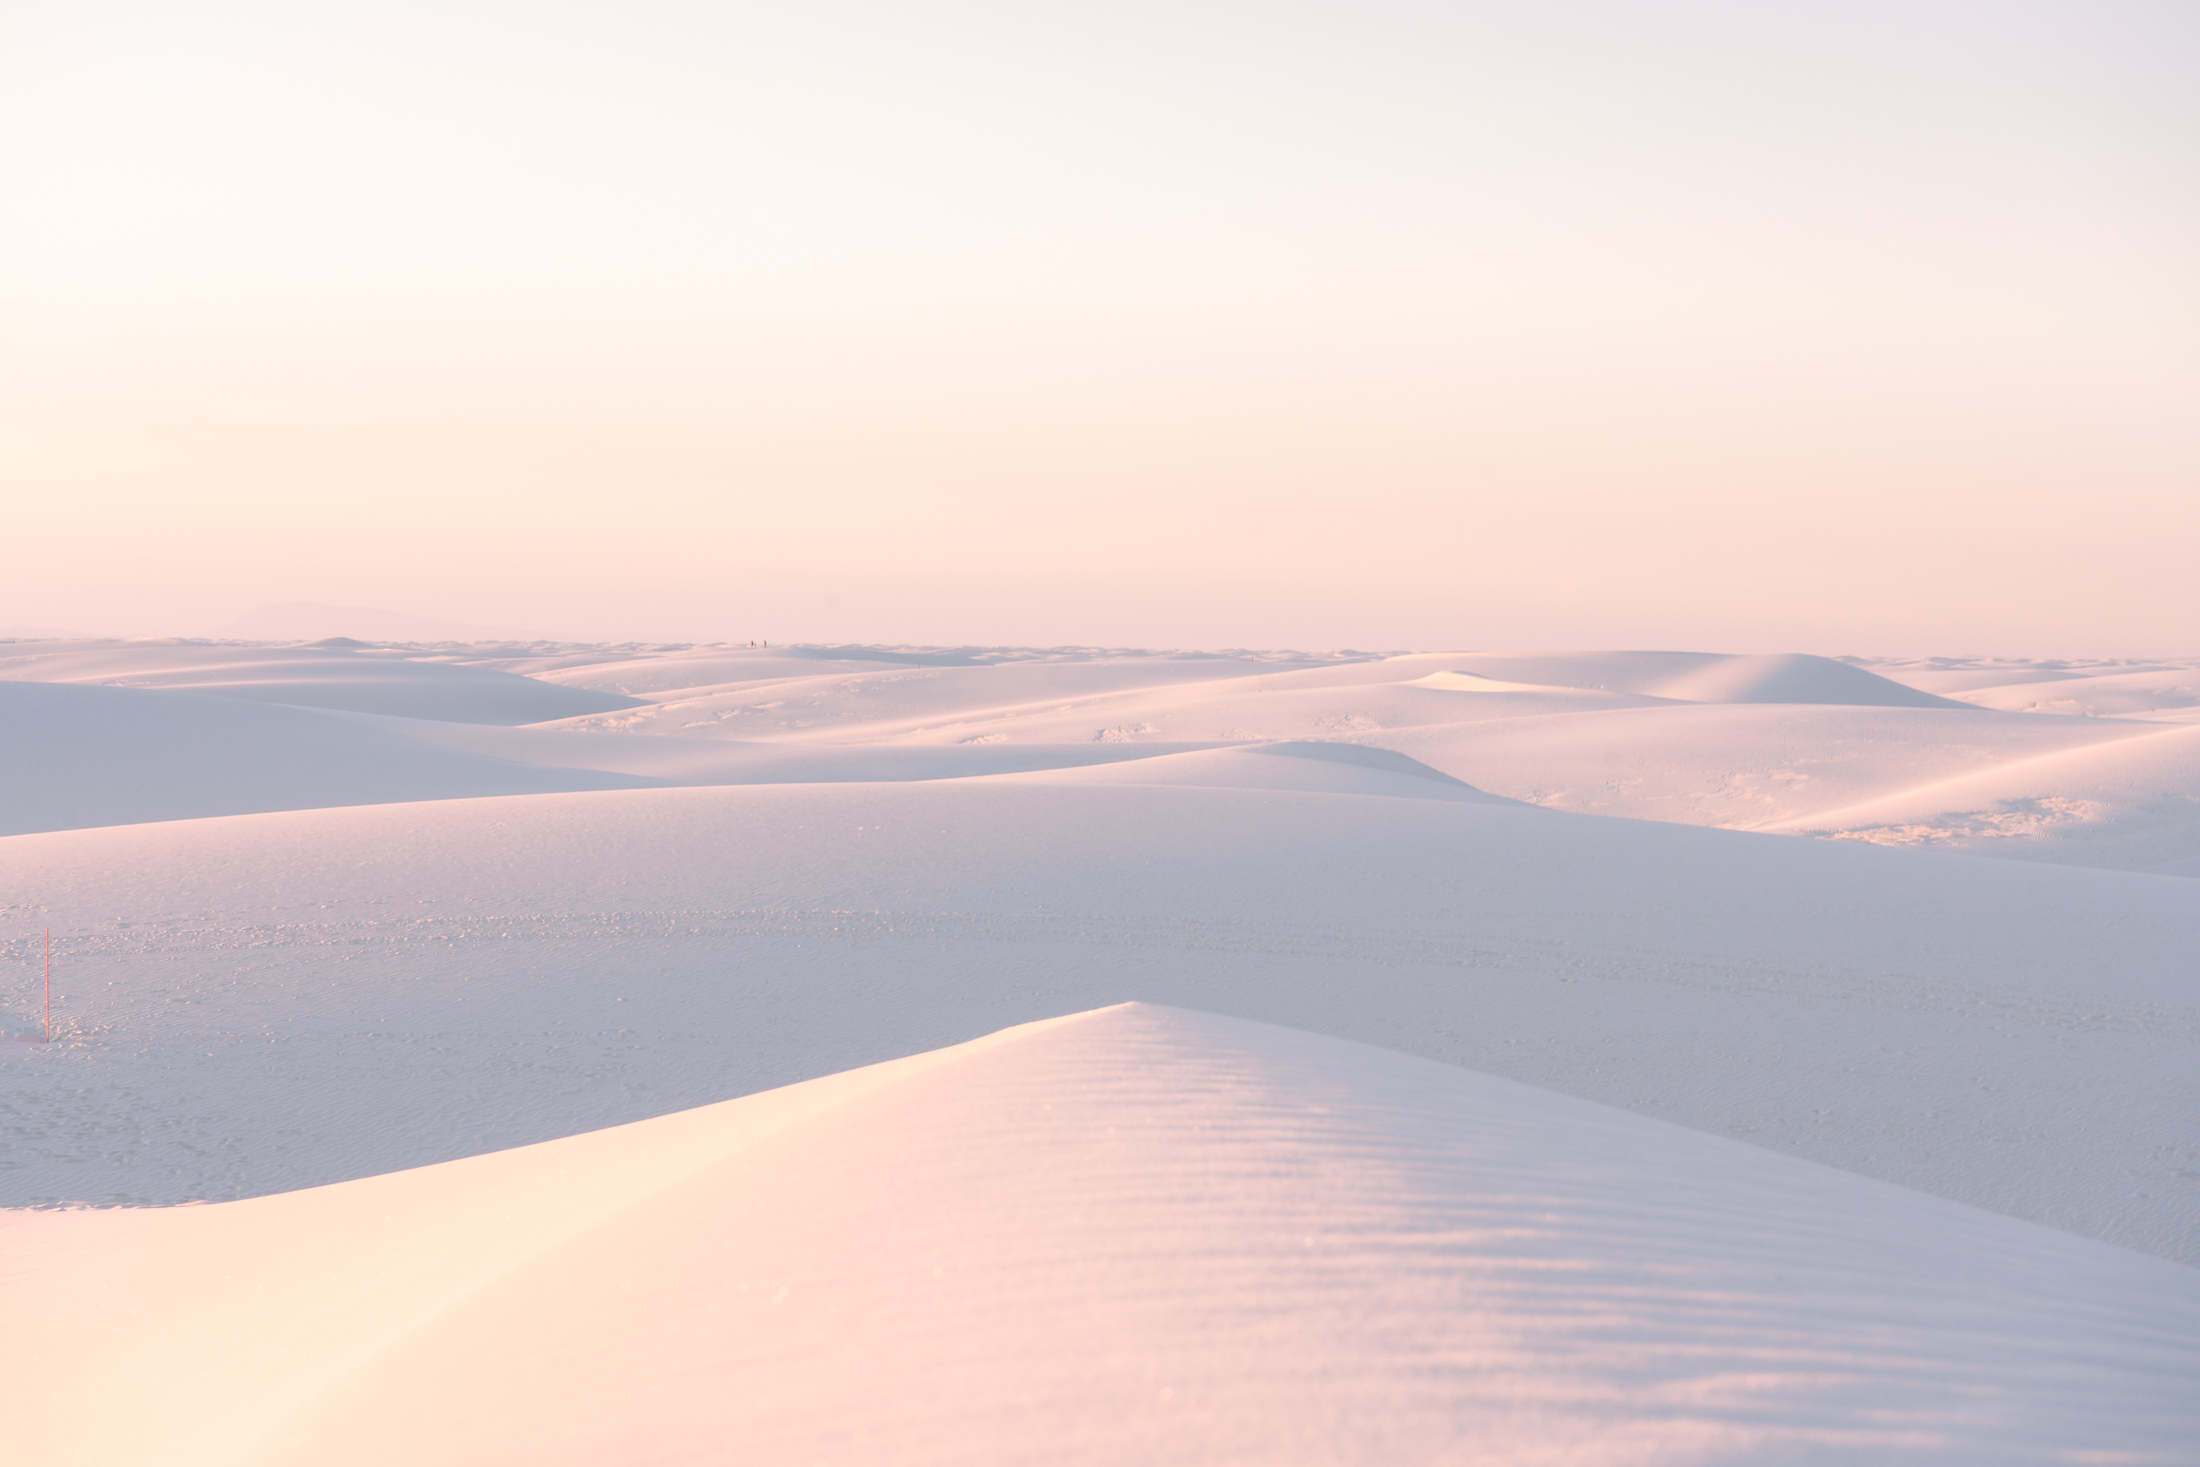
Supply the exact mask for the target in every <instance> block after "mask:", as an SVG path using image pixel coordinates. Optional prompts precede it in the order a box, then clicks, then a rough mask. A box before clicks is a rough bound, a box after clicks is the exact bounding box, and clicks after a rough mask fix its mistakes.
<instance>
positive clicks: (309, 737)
mask: <svg viewBox="0 0 2200 1467" xmlns="http://www.w3.org/2000/svg"><path fill="white" fill-rule="evenodd" d="M0 726H5V727H6V728H7V730H8V734H7V740H6V749H7V773H8V777H7V779H6V780H5V781H0V835H20V834H24V833H26V832H31V831H42V830H75V829H81V828H83V827H86V826H95V825H134V824H141V823H144V822H149V821H163V820H195V819H202V818H205V817H208V816H215V815H243V814H254V813H258V812H261V811H268V810H310V809H320V808H323V807H327V806H335V805H371V804H381V803H386V802H390V801H401V800H448V799H459V798H465V797H472V796H481V795H521V794H537V793H543V792H549V791H570V790H600V789H632V788H636V787H639V786H642V785H645V784H649V783H654V782H655V781H651V780H645V779H638V778H634V777H631V776H628V775H623V774H616V773H602V772H598V771H595V770H586V769H552V768H544V767H542V766H539V765H535V764H526V763H516V762H513V761H511V760H508V759H499V758H494V757H490V756H487V755H484V754H476V753H466V752H461V751H457V750H451V749H445V748H438V747H436V746H435V745H434V744H431V743H426V742H423V741H421V740H419V739H413V738H405V737H402V736H400V735H397V734H393V733H389V732H385V731H384V730H382V729H378V728H373V727H368V726H365V725H362V724H359V723H356V722H352V721H348V720H345V719H340V718H331V717H328V716H326V715H324V714H321V713H317V712H314V711H311V710H308V709H303V708H290V707H283V706H281V705H278V704H270V703H260V702H250V701H246V700H243V699H236V698H218V697H210V696H206V695H203V694H198V693H183V692H175V691H150V690H146V689H140V688H116V687H88V686H78V685H73V684H68V683H32V682H7V681H0Z"/></svg>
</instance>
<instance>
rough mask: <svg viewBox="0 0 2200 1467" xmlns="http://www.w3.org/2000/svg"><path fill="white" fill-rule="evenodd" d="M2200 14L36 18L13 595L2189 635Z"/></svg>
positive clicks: (585, 609)
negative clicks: (2195, 83) (2195, 84)
mask: <svg viewBox="0 0 2200 1467" xmlns="http://www.w3.org/2000/svg"><path fill="white" fill-rule="evenodd" d="M2196 37H2200V14H2196V13H2195V12H2194V11H2192V10H2191V9H2190V8H2189V7H2181V6H2177V5H2172V4H2166V3H2156V4H2148V3H2116V4H2093V5H2086V6H2078V5H2075V4H2023V5H1986V4H1983V3H1949V4H1938V5H1931V6H1925V7H1917V6H1898V5H1893V4H1864V5H1848V6H1840V7H1834V6H1830V5H1809V6H1787V7H1779V8H1777V9H1776V10H1769V11H1768V10H1765V9H1763V8H1762V7H1749V6H1742V5H1735V4H1717V3H1701V4H1676V5H1668V6H1660V7H1654V8H1644V7H1637V6H1629V5H1624V4H1618V3H1610V0H1600V3H1578V0H1577V3H1571V4H1562V5H1557V6H1550V7H1540V8H1538V9H1536V10H1535V11H1534V12H1533V13H1521V12H1519V11H1518V10H1517V8H1515V7H1507V6H1496V5H1452V6H1434V5H1427V4H1414V3H1404V0H1387V3H1376V4H1361V5H1354V6H1350V7H1346V6H1342V5H1335V4H1320V3H1306V4H1296V5H1290V6H1284V7H1259V8H1255V7H1250V6H1244V5H1238V4H1224V3H1205V4H1191V5H1172V6H1161V5H1154V4H1140V3H1134V4H1129V5H1122V6H1114V7H1108V8H1107V9H1106V10H1105V11H1098V10H1086V9H1081V8H1076V7H1066V6H1045V7H1003V6H995V5H990V4H984V3H975V0H964V3H928V4H900V5H896V4H862V3H840V4H826V5H821V6H815V7H808V8H805V9H803V10H802V11H800V12H799V13H789V12H785V11H782V10H777V9H773V8H767V7H745V6H708V7H706V6H699V5H690V4H677V3H663V0H660V3H642V4H638V5H633V6H625V7H620V8H619V9H618V10H616V11H613V10H610V9H592V8H589V7H582V6H562V7H526V8H521V7H517V6H512V5H508V4H482V5H474V6H468V7H457V8H453V7H428V6H425V5H418V4H386V5H378V6H374V7H365V6H343V5H337V6H321V7H313V8H311V9H310V10H307V11H298V10H296V9H294V8H290V7H283V6H276V5H271V4H265V3H232V4H203V3H191V4H184V5H172V6H158V7H156V6H150V5H132V4H100V3H92V4H72V5H67V6H63V5H58V4H51V3H34V4H30V5H23V6H16V7H12V8H11V9H10V11H9V12H8V15H7V17H6V18H5V19H4V20H0V159H4V160H5V163H6V166H7V168H8V170H9V173H10V176H11V178H12V179H13V180H14V183H15V186H14V187H13V188H11V189H10V190H8V191H7V193H6V194H5V196H4V197H0V221H4V223H5V229H4V230H0V313H4V318H5V319H6V320H7V321H8V322H9V328H8V331H7V333H6V342H5V344H4V345H0V384H4V385H5V395H4V398H0V401H4V403H5V406H4V407H0V474H4V477H5V482H6V485H7V488H8V500H9V503H10V511H11V513H10V529H11V532H12V533H11V548H12V550H13V554H12V555H11V557H10V566H9V575H8V577H7V579H6V582H5V590H4V591H0V628H46V627H51V628H55V629H60V630H69V631H78V632H84V633H87V634H93V635H116V634H120V635H182V636H206V635H212V634H215V632H216V630H217V629H218V628H221V627H223V626H226V625H229V624H230V623H232V622H234V621H235V620H236V619H237V618H239V617H241V616H243V615H245V614H246V613H248V612H250V611H251V610H252V609H253V608H255V607H259V606H263V605H268V604H283V603H295V602H316V603H326V604H334V605H340V606H357V607H373V608H387V609H389V610H391V611H394V612H397V613H400V614H402V615H405V616H412V617H421V618H428V619H432V620H438V621H445V622H452V623H460V624H469V625H480V626H488V627H497V628H518V629H528V630H532V631H535V632H538V633H540V634H541V635H544V636H549V637H555V638H563V639H571V640H591V641H615V640H628V639H649V640H704V641H711V640H736V641H738V640H743V639H746V638H749V637H769V638H771V639H772V640H773V641H774V642H836V643H837V642H885V643H894V642H907V643H936V644H986V645H1057V644H1080V645H1120V646H1183V647H1226V646H1254V647H1278V646H1299V647H1340V646H1355V647H1370V648H1408V647H1410V648H1429V649H1440V648H1448V647H1459V646H1477V647H1531V646H1532V647H1689V648H1710V649H1718V650H1731V651H1744V652H1755V651H1765V652H1770V651H1788V650H1799V651H1815V652H1824V653H1833V654H1839V653H1858V654H1871V655H1916V654H1927V653H1943V654H1949V655H1959V654H1978V655H2007V656H2031V657H2062V656H2101V657H2119V656H2143V657H2153V656H2168V655H2179V654H2182V653H2185V652H2189V651H2190V650H2191V649H2190V647H2189V646H2187V645H2184V643H2185V641H2187V640H2189V633H2188V632H2187V631H2186V629H2187V628H2190V627H2193V626H2196V625H2200V578H2195V577H2194V576H2192V574H2191V572H2190V563H2191V558H2192V547H2193V545H2194V544H2195V543H2200V494H2196V493H2195V492H2194V490H2195V483H2196V479H2200V474H2196V471H2200V433H2196V430H2195V415H2194V414H2193V412H2192V402H2193V401H2194V397H2195V395H2194V387H2195V385H2196V377H2200V373H2196V372H2195V366H2196V365H2200V347H2196V345H2195V344H2196V343H2200V330H2196V329H2195V328H2196V327H2200V310H2196V305H2200V291H2196V290H2195V288H2194V287H2195V283H2196V272H2195V270H2194V268H2193V263H2192V262H2193V261H2194V260H2200V228H2196V225H2200V207H2196V198H2195V191H2194V188H2193V179H2194V177H2195V174H2194V170H2193V167H2192V164H2193V162H2194V159H2195V151H2196V150H2195V146H2194V144H2195V141H2196V138H2200V128H2196V126H2195V120H2196V113H2200V98H2196V95H2195V93H2194V92H2193V89H2192V88H2191V86H2190V85H2189V78H2190V76H2191V75H2192V73H2193V67H2194V63H2195V61H2200V41H2196ZM0 634H4V633H0ZM18 634H19V633H18Z"/></svg>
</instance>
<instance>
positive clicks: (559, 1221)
mask: <svg viewBox="0 0 2200 1467" xmlns="http://www.w3.org/2000/svg"><path fill="white" fill-rule="evenodd" d="M2195 672H2196V670H2195V668H2193V667H2190V666H2186V665H2183V664H2166V663H2165V664H2143V665H2141V664H2130V663H2116V664H2105V663H2104V664H2085V665H2077V664H2058V665H2054V666H2048V665H2044V664H2016V663H1987V662H1984V661H1981V660H1975V659H1974V660H1965V659H1933V660H1930V661H1927V662H1919V663H1902V664H1895V663H1885V664H1869V665H1866V664H1860V663H1857V662H1856V661H1854V660H1853V659H1852V660H1839V661H1837V660H1832V659H1825V658H1815V657H1800V656H1796V657H1729V656H1723V655H1717V654H1703V653H1640V652H1619V653H1571V654H1537V655H1533V656H1518V657H1514V656H1496V655H1490V654H1482V653H1434V654H1411V655H1397V656H1381V655H1374V654H1365V653H1325V654H1295V653H1294V654H1273V653H1268V654H1262V653H1230V654H1227V655H1213V656H1210V655H1195V654H1177V653H1141V652H1135V651H1125V650H1121V649H1115V650H1106V649H1075V648H1055V649H1044V650H1031V649H998V648H992V649H989V648H949V649H913V648H846V647H836V648H806V649H787V648H771V649H765V648H760V647H759V648H747V647H744V648H728V647H642V646H631V645H630V646H621V647H581V646H553V645H549V644H537V645H532V646H527V647H511V646H482V647H472V648H466V647H443V648H437V649H433V650H429V649H423V648H417V647H413V648H407V647H388V646H375V647H369V646H360V645H356V644H345V643H336V644H331V645H326V646H320V647H308V648H296V647H293V648H268V647H237V646H217V645H212V644H206V643H182V642H138V643H116V642H101V643H77V644H52V643H49V644H43V645H30V646H25V645H23V644H15V645H12V646H8V647H5V648H0V674H4V676H0V740H4V741H5V748H6V752H7V755H8V765H9V769H10V772H11V774H12V775H13V776H14V779H13V781H12V783H11V784H10V785H9V786H8V788H7V790H6V791H5V792H0V832H4V831H7V830H13V831H16V832H23V833H15V834H4V833H0V893H4V896H0V1206H6V1207H8V1208H10V1209H12V1210H8V1211H0V1268H4V1269H5V1270H6V1271H7V1284H8V1289H9V1301H10V1308H9V1310H8V1311H7V1312H6V1313H5V1315H0V1352H4V1353H5V1354H6V1356H7V1358H8V1359H9V1360H10V1361H11V1362H14V1363H13V1364H12V1365H11V1367H10V1368H11V1371H13V1376H12V1377H11V1379H12V1381H13V1383H14V1386H15V1388H16V1394H15V1395H14V1396H12V1397H11V1400H14V1401H17V1402H28V1403H29V1404H28V1406H23V1405H20V1404H19V1405H18V1409H17V1411H16V1412H15V1415H14V1419H13V1421H12V1422H11V1427H10V1430H11V1433H12V1434H11V1436H10V1438H9V1440H10V1444H11V1445H12V1446H14V1447H15V1448H16V1450H17V1451H18V1453H28V1454H29V1456H30V1457H31V1458H35V1459H36V1460H38V1461H40V1462H58V1463H67V1462H83V1463H99V1464H106V1463H110V1462H125V1461H126V1462H139V1461H145V1462H168V1463H176V1464H187V1463H206V1464H208V1467H212V1464H217V1463H219V1464H223V1467H227V1464H229V1463H235V1462H270V1463H272V1462H278V1461H280V1462H293V1461H311V1462H315V1463H321V1462H334V1463H341V1462H347V1461H358V1462H368V1461H372V1462H378V1463H379V1462H382V1461H387V1460H390V1459H392V1458H403V1459H405V1460H414V1459H419V1460H425V1461H428V1462H431V1463H432V1462H445V1461H447V1462H453V1463H457V1462H480V1461H528V1462H536V1461H542V1462H561V1461H570V1462H576V1463H577V1462H589V1463H594V1462H600V1461H620V1460H635V1461H659V1462H683V1461H694V1462H704V1461H718V1460H724V1459H725V1458H726V1457H727V1455H728V1454H729V1453H731V1454H733V1455H737V1456H739V1457H741V1458H742V1459H743V1460H748V1459H752V1458H753V1459H755V1460H760V1461H848V1462H882V1463H895V1464H903V1463H918V1462H964V1461H977V1462H987V1461H999V1462H1010V1461H1017V1462H1035V1461H1047V1462H1053V1461H1060V1460H1068V1461H1106V1462H1118V1461H1140V1462H1143V1461H1149V1460H1150V1461H1162V1462H1166V1461H1187V1462H1194V1461H1196V1462H1210V1461H1218V1460H1254V1461H1270V1460H1325V1461H1326V1460H1354V1461H1384V1462H1388V1461H1442V1460H1473V1461H1478V1462H1479V1461H1498V1462H1503V1461H1519V1462H1523V1463H1526V1462H1549V1461H1568V1462H1587V1463H1599V1462H1610V1463H1615V1464H1617V1463H1628V1464H1632V1463H1635V1462H1640V1461H1690V1462H1718V1461H1733V1462H1750V1463H1755V1462H1760V1461H1821V1460H1822V1461H1829V1462H1833V1461H1841V1462H1846V1461H1857V1460H1875V1461H1876V1460H1885V1459H1895V1460H1905V1461H1910V1460H1915V1461H1948V1462H1995V1463H2000V1462H2008V1461H2017V1462H2021V1461H2041V1462H2072V1461H2096V1462H2109V1461H2129V1462H2143V1461H2161V1462H2168V1461H2175V1460H2179V1455H2178V1454H2179V1453H2180V1452H2181V1451H2183V1450H2184V1448H2185V1445H2186V1444H2187V1443H2189V1442H2190V1441H2191V1440H2193V1439H2194V1435H2195V1428H2196V1425H2200V1421H2196V1418H2195V1414H2194V1410H2193V1407H2192V1404H2191V1392H2190V1390H2189V1383H2190V1380H2191V1379H2192V1377H2193V1375H2194V1373H2195V1368H2196V1366H2200V1331H2196V1330H2195V1328H2194V1326H2193V1320H2194V1319H2195V1318H2200V1310H2196V1309H2195V1308H2194V1306H2195V1304H2196V1303H2200V1285H2196V1283H2195V1281H2196V1280H2200V1274H2196V1273H2194V1272H2193V1270H2192V1268H2190V1267H2189V1266H2187V1265H2190V1264H2192V1263H2196V1262H2200V1193H2196V1192H2195V1190H2194V1189H2193V1187H2192V1186H2191V1184H2190V1183H2191V1177H2192V1175H2193V1174H2194V1173H2195V1169H2196V1165H2200V1163H2196V1160H2195V1157H2194V1154H2193V1146H2192V1137H2193V1136H2194V1135H2195V1134H2196V1133H2200V1091H2195V1089H2194V1087H2193V1086H2192V1085H2191V1083H2190V1080H2189V1076H2190V1075H2191V1074H2193V1073H2195V1072H2196V1071H2200V1011H2196V1010H2195V1007H2194V1003H2193V993H2192V972H2191V954H2192V953H2193V952H2194V951H2200V883H2196V882H2195V881H2194V880H2193V879H2192V877H2193V876H2196V875H2200V821H2196V820H2195V819H2194V816H2193V812H2194V811H2195V810H2200V744H2195V742H2194V740H2195V739H2196V738H2200V723H2195V722H2191V721H2187V720H2190V719H2193V718H2194V716H2195V714H2196V712H2200V709H2196V708H2195V707H2192V706H2187V705H2186V704H2185V703H2183V702H2180V701H2179V700H2180V699H2182V698H2184V697H2185V696H2186V691H2187V689H2188V685H2189V684H2190V683H2191V681H2192V679H2193V677H2194V676H2195ZM1905 679H1907V680H1908V681H1905ZM2024 699H2029V700H2030V701H2022V700H2024ZM1987 705H1992V706H1987ZM2049 707H2060V708H2067V709H2068V710H2069V711H2067V712H2063V713H2051V712H2043V711H2040V710H2042V709H2045V708H2049ZM2108 710H2116V711H2108ZM1584 812H1586V813H1584ZM1719 825H1723V826H1729V827H1743V829H1738V830H1737V829H1724V830H1721V829H1705V828H1697V827H1704V826H1719ZM1805 835H1808V836H1813V837H1817V838H1815V839H1804V838H1800V837H1802V836H1805ZM1901 846H1910V847H1914V848H1912V849H1899V848H1892V847H1901ZM1980 854H2008V855H2023V856H2027V857H2029V858H2031V859H2029V860H2027V861H1996V860H1979V859H1976V856H1977V855H1980ZM2087 866H2092V867H2096V868H2110V869H2085V868H2086V867H2087ZM2163 873H2167V874H2163ZM49 929H50V930H51V931H52V933H53V935H54V938H55V943H54V956H55V960H56V961H55V977H56V980H57V981H56V990H55V1010H54V1018H55V1032H54V1037H53V1039H52V1041H51V1042H41V1041H42V1039H43V1035H42V1029H43V1023H44V1015H43V1012H42V1010H41V1002H40V1001H41V997H42V995H41V991H40V983H39V975H40V972H41V964H42V960H43V956H44V948H43V941H42V939H43V936H44V934H45V933H46V931H48V930H49ZM10 975H12V976H10ZM1126 1001H1130V1002H1128V1003H1126ZM1157 1005H1158V1006H1165V1007H1156V1006H1157ZM1092 1010H1098V1012H1083V1011H1092ZM1186 1010H1199V1011H1203V1012H1196V1013H1195V1012H1186ZM1073 1015H1074V1016H1075V1017H1064V1016H1073ZM1221 1015H1228V1016H1229V1017H1219V1016H1221ZM1269 1025H1282V1026H1288V1028H1273V1027H1268V1026H1269ZM1003 1026H1022V1027H1013V1028H1009V1029H1007V1030H1006V1032H998V1033H997V1032H995V1031H1001V1030H1002V1029H1003ZM981 1036H991V1037H981ZM943 1046H945V1048H943ZM1367 1046H1373V1047H1372V1048H1371V1047H1367ZM1524 1087H1536V1088H1524ZM179 1202H203V1203H212V1204H216V1205H210V1206H201V1207H189V1208H175V1207H165V1206H145V1205H144V1204H166V1203H179ZM24 1209H34V1210H24ZM35 1209H44V1210H35ZM53 1209H64V1210H53ZM2042 1225H2045V1226H2042ZM2148 1255H2154V1256H2151V1257H2150V1256H2148Z"/></svg>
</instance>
